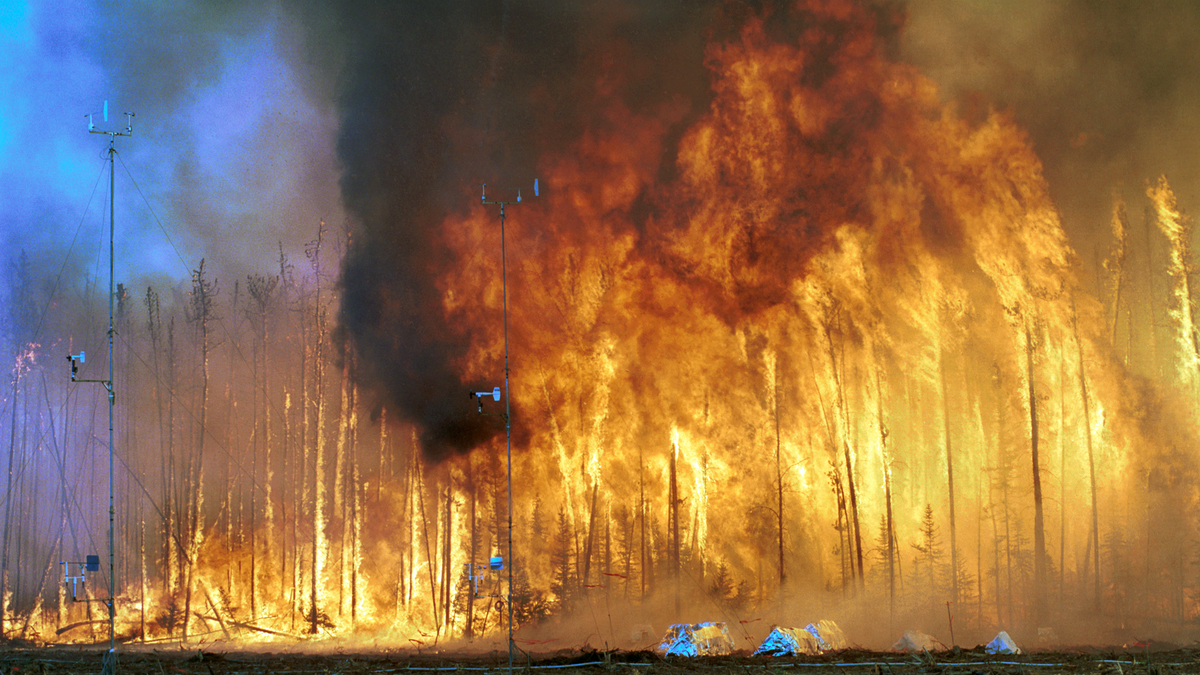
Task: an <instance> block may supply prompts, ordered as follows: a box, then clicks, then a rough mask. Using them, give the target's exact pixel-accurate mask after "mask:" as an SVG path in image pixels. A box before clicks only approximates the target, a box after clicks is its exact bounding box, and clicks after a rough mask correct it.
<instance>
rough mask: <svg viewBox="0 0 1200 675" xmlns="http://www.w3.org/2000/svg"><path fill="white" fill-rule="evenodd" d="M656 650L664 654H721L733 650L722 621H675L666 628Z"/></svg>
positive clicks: (730, 639)
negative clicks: (664, 635)
mask: <svg viewBox="0 0 1200 675" xmlns="http://www.w3.org/2000/svg"><path fill="white" fill-rule="evenodd" d="M658 651H659V652H661V653H662V654H663V655H664V656H721V655H723V654H729V653H730V652H732V651H733V638H731V637H729V629H727V628H726V627H725V624H723V623H709V622H706V623H677V624H675V625H673V626H671V627H670V628H668V629H667V636H666V637H665V638H663V641H662V644H660V645H659V646H658Z"/></svg>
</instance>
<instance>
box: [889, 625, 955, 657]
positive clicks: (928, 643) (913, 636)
mask: <svg viewBox="0 0 1200 675" xmlns="http://www.w3.org/2000/svg"><path fill="white" fill-rule="evenodd" d="M892 649H893V650H895V651H898V652H936V651H945V649H946V645H944V644H942V642H941V640H938V639H937V638H935V637H933V636H932V635H928V634H926V633H922V632H921V631H919V630H906V631H904V635H901V636H900V639H899V640H897V641H896V644H894V645H892Z"/></svg>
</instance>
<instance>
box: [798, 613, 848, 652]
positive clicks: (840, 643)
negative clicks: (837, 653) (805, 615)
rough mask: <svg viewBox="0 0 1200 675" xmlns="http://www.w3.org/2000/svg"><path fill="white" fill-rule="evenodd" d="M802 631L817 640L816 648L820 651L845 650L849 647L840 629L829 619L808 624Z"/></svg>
mask: <svg viewBox="0 0 1200 675" xmlns="http://www.w3.org/2000/svg"><path fill="white" fill-rule="evenodd" d="M804 630H806V631H808V632H809V633H812V636H813V637H815V638H817V646H818V647H820V648H821V651H823V652H827V651H831V650H834V649H845V648H846V647H849V646H850V645H849V644H847V643H846V636H845V635H844V634H843V633H842V629H841V628H838V625H837V624H836V623H834V622H833V621H830V620H829V619H821V620H820V621H818V622H816V623H810V624H808V625H807V626H805V627H804Z"/></svg>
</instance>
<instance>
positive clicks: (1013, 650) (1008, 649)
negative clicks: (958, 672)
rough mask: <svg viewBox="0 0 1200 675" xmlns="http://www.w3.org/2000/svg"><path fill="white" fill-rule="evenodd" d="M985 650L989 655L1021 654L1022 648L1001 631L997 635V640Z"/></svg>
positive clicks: (988, 644)
mask: <svg viewBox="0 0 1200 675" xmlns="http://www.w3.org/2000/svg"><path fill="white" fill-rule="evenodd" d="M984 650H985V651H987V653H989V654H1020V653H1021V648H1020V647H1018V646H1017V643H1015V642H1013V639H1012V638H1010V637H1009V636H1008V633H1007V632H1005V631H1000V632H999V633H997V634H996V639H994V640H992V641H991V642H989V643H987V646H985V647H984Z"/></svg>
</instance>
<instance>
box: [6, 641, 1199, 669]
mask: <svg viewBox="0 0 1200 675" xmlns="http://www.w3.org/2000/svg"><path fill="white" fill-rule="evenodd" d="M104 651H105V650H104V649H101V648H96V647H90V646H89V647H66V646H51V647H18V646H13V645H6V646H0V675H74V674H76V673H100V672H101V666H102V658H103V655H104ZM507 670H508V662H507V657H506V656H505V655H502V654H488V655H470V654H438V653H430V652H424V653H416V652H409V651H402V650H396V651H388V650H374V651H364V652H357V653H352V652H350V651H335V652H321V653H316V652H314V653H299V652H295V651H289V652H287V653H271V652H266V651H242V650H237V649H229V650H219V649H216V648H213V647H212V646H209V647H206V648H205V650H202V651H197V650H194V649H193V650H185V649H180V648H178V647H171V648H163V647H161V646H160V647H159V648H154V647H153V646H149V645H146V646H128V645H127V646H123V647H120V653H119V662H118V667H117V672H118V673H122V674H125V673H128V674H131V675H309V674H313V675H325V674H330V673H347V674H351V675H353V674H362V675H374V674H380V675H384V674H400V675H436V674H437V673H457V674H459V675H472V674H475V673H479V674H481V675H487V674H492V673H495V674H498V675H499V674H502V673H505V672H506V671H507ZM514 670H515V672H519V673H522V675H533V674H534V673H538V672H540V673H545V674H546V675H559V674H561V675H577V674H589V675H605V674H611V675H715V674H717V673H737V674H739V675H758V674H760V673H761V674H763V675H790V674H791V673H797V674H799V673H822V674H823V673H846V674H857V673H879V674H881V675H882V674H885V673H886V674H891V673H895V674H907V673H945V674H947V675H951V674H954V675H974V674H986V675H992V674H994V675H1009V674H1016V673H1022V674H1024V673H1033V674H1037V675H1043V674H1051V673H1106V674H1107V673H1113V674H1120V675H1126V674H1129V673H1139V674H1140V673H1148V674H1154V675H1159V674H1166V673H1200V649H1181V648H1174V647H1169V648H1165V649H1163V648H1160V649H1149V648H1147V649H1141V648H1138V649H1132V650H1126V649H1110V650H1100V649H1092V648H1082V649H1078V650H1069V651H1042V652H1036V653H1033V654H1025V655H1020V656H989V655H987V654H985V653H984V652H983V650H982V649H974V650H961V649H955V650H951V651H946V652H936V653H933V654H928V653H925V654H919V655H914V654H897V653H895V652H867V651H852V650H846V651H841V652H836V653H833V654H827V655H823V656H805V657H789V658H768V657H752V656H749V655H748V654H738V655H733V656H720V657H701V658H690V659H680V658H671V659H663V658H662V657H660V656H658V655H657V654H655V653H653V652H646V651H631V652H622V651H617V652H607V653H606V652H599V651H582V652H581V651H574V650H572V651H567V650H564V651H560V652H555V653H546V654H529V655H525V654H524V653H522V654H520V655H519V656H518V660H517V662H516V665H515V667H514Z"/></svg>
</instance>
